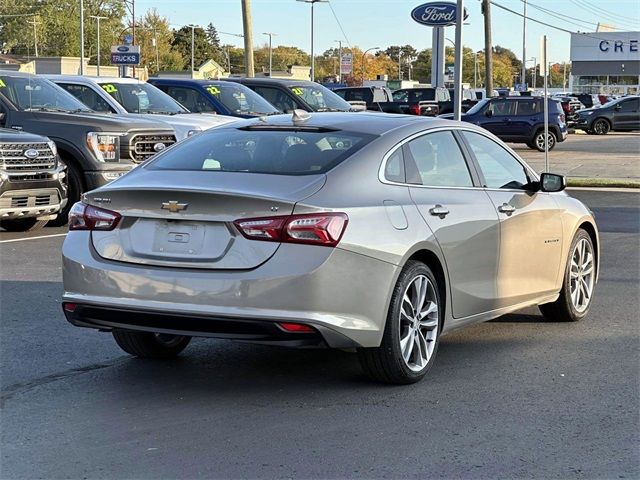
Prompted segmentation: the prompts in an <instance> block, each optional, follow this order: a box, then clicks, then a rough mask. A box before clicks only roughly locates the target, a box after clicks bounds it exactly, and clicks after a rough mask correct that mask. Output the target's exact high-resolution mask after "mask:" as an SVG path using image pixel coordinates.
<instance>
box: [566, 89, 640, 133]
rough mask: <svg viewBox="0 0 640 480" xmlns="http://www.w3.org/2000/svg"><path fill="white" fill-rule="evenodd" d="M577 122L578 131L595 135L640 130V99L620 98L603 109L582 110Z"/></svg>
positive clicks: (578, 114) (578, 113)
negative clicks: (612, 131)
mask: <svg viewBox="0 0 640 480" xmlns="http://www.w3.org/2000/svg"><path fill="white" fill-rule="evenodd" d="M575 122H576V124H575V127H576V128H577V129H580V130H584V131H586V132H587V133H589V134H593V135H606V134H607V133H609V131H611V130H614V131H622V130H626V131H630V130H640V97H637V96H636V97H625V98H619V99H617V100H612V101H610V102H608V103H605V104H604V105H603V106H601V107H595V108H587V109H584V110H580V111H579V112H577V118H576V120H575Z"/></svg>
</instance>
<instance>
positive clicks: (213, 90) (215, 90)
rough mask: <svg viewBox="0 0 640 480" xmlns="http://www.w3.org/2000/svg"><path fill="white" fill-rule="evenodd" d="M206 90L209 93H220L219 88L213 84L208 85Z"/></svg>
mask: <svg viewBox="0 0 640 480" xmlns="http://www.w3.org/2000/svg"><path fill="white" fill-rule="evenodd" d="M207 92H209V93H210V94H211V95H220V89H219V88H218V87H216V86H214V85H210V86H208V87H207Z"/></svg>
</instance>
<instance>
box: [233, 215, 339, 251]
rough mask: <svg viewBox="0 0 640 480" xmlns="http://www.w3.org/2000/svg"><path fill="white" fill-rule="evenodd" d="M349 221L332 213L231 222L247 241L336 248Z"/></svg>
mask: <svg viewBox="0 0 640 480" xmlns="http://www.w3.org/2000/svg"><path fill="white" fill-rule="evenodd" d="M348 222H349V217H347V215H346V214H344V213H333V212H331V213H317V214H316V213H313V214H304V215H289V216H286V217H265V218H247V219H244V220H236V221H235V222H234V224H235V226H236V227H237V228H238V230H240V232H241V233H242V235H244V236H245V237H246V238H248V239H250V240H263V241H267V242H284V243H305V244H310V245H324V246H327V247H335V246H336V245H337V244H338V242H339V241H340V239H341V238H342V234H343V233H344V230H345V228H346V226H347V223H348Z"/></svg>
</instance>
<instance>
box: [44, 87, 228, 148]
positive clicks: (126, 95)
mask: <svg viewBox="0 0 640 480" xmlns="http://www.w3.org/2000/svg"><path fill="white" fill-rule="evenodd" d="M45 78H48V79H49V80H51V81H52V82H53V83H55V84H57V85H58V86H60V87H62V88H64V89H65V90H66V91H67V92H69V93H70V94H71V95H73V96H74V97H76V98H77V99H78V100H80V101H81V102H82V103H84V104H85V105H86V106H87V107H89V108H90V109H91V110H94V111H96V112H103V113H111V114H113V113H115V114H118V115H123V116H128V117H135V118H147V119H151V115H153V120H154V121H162V122H166V123H168V124H169V125H170V126H171V127H173V129H174V130H175V131H176V136H177V138H178V141H180V140H184V139H185V138H187V137H190V136H191V135H193V134H196V133H199V132H202V131H203V130H207V129H209V128H212V127H217V126H220V125H223V124H225V123H229V122H233V121H236V120H237V118H236V117H230V116H226V115H205V114H202V113H191V112H189V110H187V109H186V108H184V107H183V106H182V105H180V104H179V103H178V102H176V101H175V100H174V99H173V98H171V97H170V96H169V95H167V94H166V93H164V92H162V91H161V90H159V89H157V88H156V87H154V86H153V85H150V84H148V83H146V82H142V81H140V80H138V79H137V78H118V77H85V76H81V75H45Z"/></svg>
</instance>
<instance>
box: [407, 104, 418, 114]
mask: <svg viewBox="0 0 640 480" xmlns="http://www.w3.org/2000/svg"><path fill="white" fill-rule="evenodd" d="M409 112H410V113H411V114H412V115H420V105H410V106H409Z"/></svg>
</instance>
